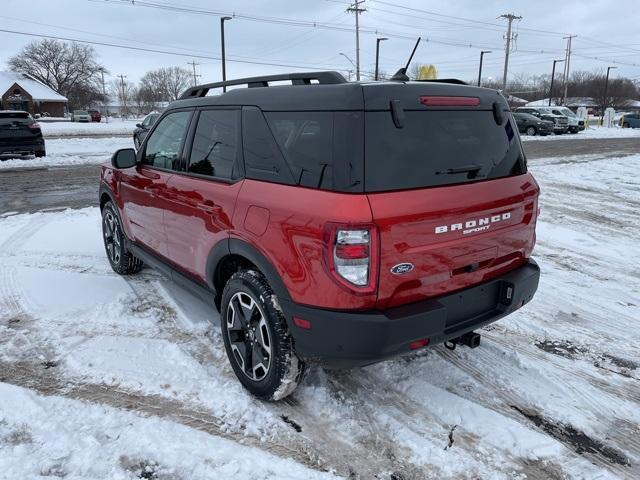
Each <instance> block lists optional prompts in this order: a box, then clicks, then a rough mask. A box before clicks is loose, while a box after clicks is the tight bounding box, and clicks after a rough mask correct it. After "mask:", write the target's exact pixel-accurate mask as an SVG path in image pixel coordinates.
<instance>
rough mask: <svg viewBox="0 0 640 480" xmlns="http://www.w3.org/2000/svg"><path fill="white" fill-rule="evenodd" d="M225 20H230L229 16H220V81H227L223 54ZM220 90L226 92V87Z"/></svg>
mask: <svg viewBox="0 0 640 480" xmlns="http://www.w3.org/2000/svg"><path fill="white" fill-rule="evenodd" d="M225 20H231V17H221V18H220V47H221V48H222V81H223V82H226V81H227V65H226V63H225V55H224V22H225ZM222 91H223V92H226V91H227V87H226V86H223V87H222Z"/></svg>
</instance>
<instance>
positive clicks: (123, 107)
mask: <svg viewBox="0 0 640 480" xmlns="http://www.w3.org/2000/svg"><path fill="white" fill-rule="evenodd" d="M118 77H119V78H120V87H121V88H122V115H120V117H121V118H122V121H123V122H124V114H125V113H126V112H127V94H126V93H125V91H124V79H125V78H127V76H126V75H122V74H120V75H118Z"/></svg>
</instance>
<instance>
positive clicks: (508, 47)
mask: <svg viewBox="0 0 640 480" xmlns="http://www.w3.org/2000/svg"><path fill="white" fill-rule="evenodd" d="M498 18H506V19H507V22H509V23H508V26H507V37H506V43H505V49H504V74H503V75H502V91H503V92H504V91H505V90H506V88H507V71H508V69H509V53H510V51H511V42H512V41H513V40H514V39H515V37H514V36H513V35H512V34H511V24H512V23H513V21H514V20H521V19H522V17H519V16H518V15H514V14H513V13H505V14H504V15H500V16H499V17H498Z"/></svg>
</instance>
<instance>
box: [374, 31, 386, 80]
mask: <svg viewBox="0 0 640 480" xmlns="http://www.w3.org/2000/svg"><path fill="white" fill-rule="evenodd" d="M384 40H389V39H388V38H386V37H383V38H376V73H375V76H374V78H373V79H374V80H378V58H379V57H380V42H383V41H384Z"/></svg>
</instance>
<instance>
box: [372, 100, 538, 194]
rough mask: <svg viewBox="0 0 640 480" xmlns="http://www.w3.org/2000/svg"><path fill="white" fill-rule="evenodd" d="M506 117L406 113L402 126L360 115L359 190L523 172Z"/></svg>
mask: <svg viewBox="0 0 640 480" xmlns="http://www.w3.org/2000/svg"><path fill="white" fill-rule="evenodd" d="M514 131H515V128H514V127H513V126H512V124H511V119H510V116H509V117H508V118H507V120H505V122H504V125H498V124H496V122H495V120H494V117H493V112H491V111H469V110H458V111H427V112H425V111H407V112H405V122H404V127H403V128H396V127H395V125H394V123H393V120H392V117H391V114H390V112H388V111H386V112H367V113H366V115H365V137H366V141H365V190H366V191H383V190H400V189H409V188H422V187H431V186H436V185H448V184H455V183H464V182H469V181H477V180H485V179H492V178H499V177H505V176H510V175H517V174H521V173H524V172H525V171H526V168H525V164H524V156H523V154H522V149H521V146H520V142H519V140H518V137H517V136H516V135H515V133H514Z"/></svg>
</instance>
